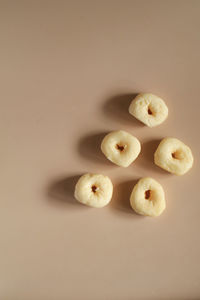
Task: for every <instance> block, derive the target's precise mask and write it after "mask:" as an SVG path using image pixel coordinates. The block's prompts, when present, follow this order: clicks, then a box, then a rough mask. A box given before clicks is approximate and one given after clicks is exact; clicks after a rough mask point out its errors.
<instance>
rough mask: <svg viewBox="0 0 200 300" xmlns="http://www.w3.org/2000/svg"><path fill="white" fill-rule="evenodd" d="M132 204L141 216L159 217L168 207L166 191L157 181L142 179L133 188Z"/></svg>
mask: <svg viewBox="0 0 200 300" xmlns="http://www.w3.org/2000/svg"><path fill="white" fill-rule="evenodd" d="M130 204H131V207H132V208H133V209H134V211H135V212H136V213H138V214H140V215H144V216H150V217H157V216H159V215H161V214H162V212H163V211H164V209H165V207H166V203H165V194H164V190H163V188H162V186H161V185H160V183H158V182H157V181H156V180H155V179H153V178H150V177H145V178H141V179H140V180H139V181H138V182H137V184H136V185H135V186H134V188H133V191H132V193H131V197H130Z"/></svg>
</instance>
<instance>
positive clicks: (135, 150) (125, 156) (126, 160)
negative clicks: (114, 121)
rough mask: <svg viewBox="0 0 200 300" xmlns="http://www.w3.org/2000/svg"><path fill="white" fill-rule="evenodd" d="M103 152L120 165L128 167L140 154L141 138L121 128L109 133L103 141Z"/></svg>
mask: <svg viewBox="0 0 200 300" xmlns="http://www.w3.org/2000/svg"><path fill="white" fill-rule="evenodd" d="M101 150H102V152H103V154H104V155H105V156H106V157H107V159H109V160H110V161H112V162H113V163H114V164H116V165H118V166H120V167H128V166H129V165H130V164H131V163H132V162H133V161H134V160H135V159H136V158H137V157H138V155H139V153H140V150H141V146H140V142H139V140H138V139H137V138H136V137H134V136H133V135H131V134H130V133H128V132H126V131H123V130H119V131H113V132H110V133H109V134H107V135H106V136H105V137H104V139H103V141H102V143H101Z"/></svg>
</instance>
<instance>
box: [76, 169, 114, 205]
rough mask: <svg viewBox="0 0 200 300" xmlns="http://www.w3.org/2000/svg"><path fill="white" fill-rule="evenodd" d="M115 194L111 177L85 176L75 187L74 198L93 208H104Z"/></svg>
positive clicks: (99, 175)
mask: <svg viewBox="0 0 200 300" xmlns="http://www.w3.org/2000/svg"><path fill="white" fill-rule="evenodd" d="M112 194H113V185H112V182H111V180H110V178H109V177H107V176H104V175H101V174H89V173H88V174H85V175H83V176H81V177H80V178H79V180H78V182H77V184H76V186H75V192H74V196H75V198H76V199H77V200H78V201H79V202H81V203H82V204H85V205H88V206H91V207H104V206H105V205H107V204H108V203H109V202H110V200H111V198H112Z"/></svg>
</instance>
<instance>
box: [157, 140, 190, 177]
mask: <svg viewBox="0 0 200 300" xmlns="http://www.w3.org/2000/svg"><path fill="white" fill-rule="evenodd" d="M193 161H194V159H193V155H192V151H191V149H190V148H189V147H188V146H187V145H185V144H184V143H183V142H181V141H180V140H178V139H176V138H164V139H163V140H162V141H161V142H160V144H159V146H158V148H157V150H156V152H155V153H154V162H155V164H156V165H157V166H159V167H161V168H162V169H164V170H166V171H168V172H170V173H173V174H176V175H183V174H185V173H186V172H188V171H189V170H190V169H191V168H192V165H193Z"/></svg>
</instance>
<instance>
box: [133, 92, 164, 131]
mask: <svg viewBox="0 0 200 300" xmlns="http://www.w3.org/2000/svg"><path fill="white" fill-rule="evenodd" d="M129 113H130V114H131V115H133V116H134V117H135V118H136V119H138V120H139V121H141V122H142V123H144V124H145V125H147V126H149V127H154V126H157V125H160V124H161V123H163V122H164V121H165V119H166V118H167V116H168V108H167V106H166V104H165V102H164V101H163V100H162V99H161V98H159V97H158V96H155V95H153V94H139V95H137V96H136V97H135V99H133V101H132V102H131V104H130V106H129Z"/></svg>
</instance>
